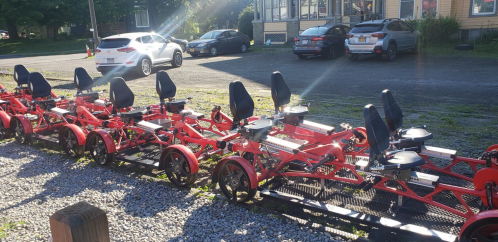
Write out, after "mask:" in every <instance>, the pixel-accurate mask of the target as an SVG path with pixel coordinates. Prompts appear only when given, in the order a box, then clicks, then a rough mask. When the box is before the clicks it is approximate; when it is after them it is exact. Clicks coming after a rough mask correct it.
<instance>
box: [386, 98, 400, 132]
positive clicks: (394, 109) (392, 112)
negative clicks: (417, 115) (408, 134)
mask: <svg viewBox="0 0 498 242" xmlns="http://www.w3.org/2000/svg"><path fill="white" fill-rule="evenodd" d="M382 105H383V106H384V115H385V116H386V123H387V127H388V128H389V131H391V132H395V131H397V130H398V129H400V128H401V127H402V126H403V112H401V108H400V107H399V105H398V103H397V102H396V101H395V100H394V97H393V94H392V93H391V91H389V90H388V89H386V90H384V91H382Z"/></svg>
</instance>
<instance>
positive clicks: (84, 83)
mask: <svg viewBox="0 0 498 242" xmlns="http://www.w3.org/2000/svg"><path fill="white" fill-rule="evenodd" d="M74 86H76V89H78V93H80V92H82V91H91V90H92V86H93V79H92V77H91V76H90V75H89V74H88V72H87V71H86V70H85V68H83V67H78V68H76V69H74Z"/></svg>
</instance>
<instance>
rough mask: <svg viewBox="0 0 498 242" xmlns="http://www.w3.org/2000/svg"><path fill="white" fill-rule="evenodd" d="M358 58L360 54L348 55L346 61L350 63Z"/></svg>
mask: <svg viewBox="0 0 498 242" xmlns="http://www.w3.org/2000/svg"><path fill="white" fill-rule="evenodd" d="M358 58H360V54H350V55H349V58H348V59H349V60H350V61H356V60H358Z"/></svg>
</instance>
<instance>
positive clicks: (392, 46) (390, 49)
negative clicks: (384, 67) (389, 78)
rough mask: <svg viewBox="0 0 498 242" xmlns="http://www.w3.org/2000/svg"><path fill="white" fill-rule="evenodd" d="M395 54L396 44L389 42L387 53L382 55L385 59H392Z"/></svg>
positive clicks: (394, 57) (396, 51) (396, 50)
mask: <svg viewBox="0 0 498 242" xmlns="http://www.w3.org/2000/svg"><path fill="white" fill-rule="evenodd" d="M397 54H398V49H397V47H396V44H395V43H390V44H389V46H388V47H387V53H386V54H385V55H383V56H382V57H383V58H384V60H386V61H393V60H394V59H396V55H397Z"/></svg>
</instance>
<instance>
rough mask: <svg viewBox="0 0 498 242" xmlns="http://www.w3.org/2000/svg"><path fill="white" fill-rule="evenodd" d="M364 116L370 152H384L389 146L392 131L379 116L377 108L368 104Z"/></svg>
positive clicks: (364, 109)
mask: <svg viewBox="0 0 498 242" xmlns="http://www.w3.org/2000/svg"><path fill="white" fill-rule="evenodd" d="M363 118H364V119H365V128H366V129H367V140H368V144H369V145H370V152H372V153H374V154H383V152H384V151H385V150H386V149H387V148H389V137H390V133H389V130H388V129H387V126H386V124H385V123H384V120H382V118H381V117H380V116H379V113H378V112H377V109H376V108H375V107H374V106H373V105H372V104H368V105H367V106H365V107H364V108H363Z"/></svg>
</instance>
